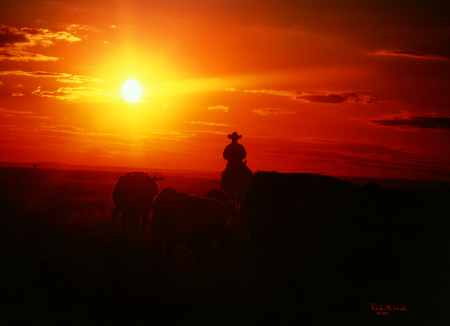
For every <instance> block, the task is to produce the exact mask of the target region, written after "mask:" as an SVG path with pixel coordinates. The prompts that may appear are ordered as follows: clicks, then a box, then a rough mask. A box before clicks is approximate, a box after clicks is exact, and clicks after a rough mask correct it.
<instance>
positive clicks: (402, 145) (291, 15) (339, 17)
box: [0, 0, 450, 179]
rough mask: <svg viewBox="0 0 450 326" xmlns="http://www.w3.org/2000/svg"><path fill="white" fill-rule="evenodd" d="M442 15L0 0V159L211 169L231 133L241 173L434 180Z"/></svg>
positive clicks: (366, 5)
mask: <svg viewBox="0 0 450 326" xmlns="http://www.w3.org/2000/svg"><path fill="white" fill-rule="evenodd" d="M393 3H394V4H393ZM449 12H450V5H449V4H445V3H444V2H443V1H414V0H412V1H395V2H394V1H384V0H380V1H322V0H315V1H264V0H258V1H253V0H249V1H233V0H228V1H222V0H216V1H213V0H202V1H170V0H155V1H137V0H116V1H114V0H108V1H106V0H99V1H96V0H89V1H87V0H77V1H62V0H61V1H58V0H53V1H38V0H27V1H17V0H15V1H10V0H2V1H1V3H0V136H1V142H0V161H7V162H42V161H45V162H59V163H68V164H83V165H92V166H133V167H146V168H170V169H176V168H179V169H195V170H211V171H219V170H221V169H223V167H224V165H225V162H224V160H223V158H222V151H223V148H224V147H225V145H226V144H227V143H228V139H227V137H226V135H227V134H229V133H230V132H232V131H234V130H236V131H238V132H239V133H240V134H243V139H242V143H243V144H244V145H245V146H246V148H247V152H248V164H249V166H250V167H251V168H252V169H253V170H279V171H310V172H320V173H326V174H333V175H353V176H377V177H407V178H446V179H450V18H449V16H448V13H449ZM128 79H133V80H137V81H138V82H139V83H140V84H141V86H142V89H143V96H142V98H141V99H140V101H139V102H138V103H128V102H126V101H124V99H123V98H122V97H121V87H122V85H123V83H124V82H125V81H126V80H128Z"/></svg>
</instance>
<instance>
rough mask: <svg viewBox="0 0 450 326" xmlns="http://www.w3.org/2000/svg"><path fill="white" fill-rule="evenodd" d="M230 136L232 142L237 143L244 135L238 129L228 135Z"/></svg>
mask: <svg viewBox="0 0 450 326" xmlns="http://www.w3.org/2000/svg"><path fill="white" fill-rule="evenodd" d="M228 138H230V139H231V142H233V143H236V142H237V141H238V140H239V139H241V138H242V135H239V134H238V133H237V132H236V131H233V133H231V134H229V135H228Z"/></svg>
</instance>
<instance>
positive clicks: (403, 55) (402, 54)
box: [369, 50, 450, 61]
mask: <svg viewBox="0 0 450 326" xmlns="http://www.w3.org/2000/svg"><path fill="white" fill-rule="evenodd" d="M369 55H372V56H378V57H393V58H399V59H409V60H416V61H449V60H450V58H449V57H446V56H442V55H438V54H431V53H423V52H419V51H409V50H376V51H373V52H370V53H369Z"/></svg>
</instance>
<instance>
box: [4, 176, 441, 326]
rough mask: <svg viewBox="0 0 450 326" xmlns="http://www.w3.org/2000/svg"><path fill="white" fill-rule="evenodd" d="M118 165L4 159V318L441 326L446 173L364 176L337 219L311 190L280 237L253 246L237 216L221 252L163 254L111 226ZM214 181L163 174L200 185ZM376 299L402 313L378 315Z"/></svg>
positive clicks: (193, 189)
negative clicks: (387, 184)
mask: <svg viewBox="0 0 450 326" xmlns="http://www.w3.org/2000/svg"><path fill="white" fill-rule="evenodd" d="M119 175H120V173H117V172H114V173H113V172H93V171H60V170H40V169H35V170H33V169H26V168H2V169H0V181H1V183H0V185H1V187H2V189H1V190H0V204H1V206H0V213H1V220H0V232H1V234H0V241H1V246H0V252H1V259H2V262H1V268H0V291H1V292H0V293H1V298H0V302H1V307H2V308H1V311H2V312H1V313H0V321H1V325H8V324H9V323H12V322H13V321H21V320H22V321H26V322H27V323H28V324H30V323H31V324H35V323H40V324H41V323H45V324H49V323H58V324H62V323H67V324H76V325H78V324H82V325H91V324H92V325H103V324H104V325H109V324H123V325H148V324H151V323H156V322H157V320H159V318H162V319H163V320H165V322H166V323H177V324H183V325H186V324H188V325H191V324H192V325H197V324H209V325H216V324H219V325H230V324H244V325H248V324H257V323H261V322H270V323H271V324H291V323H292V324H319V325H321V324H331V323H333V324H335V323H337V324H341V323H342V324H362V325H364V324H368V323H372V322H374V323H377V322H380V323H383V324H385V323H387V322H392V323H393V324H405V325H410V324H427V325H429V324H432V325H434V324H436V325H441V324H448V318H447V316H446V315H447V311H448V307H450V305H449V303H450V302H449V301H450V300H449V294H450V291H449V280H450V268H449V267H450V266H449V262H450V259H449V258H450V256H449V254H450V253H449V244H450V243H449V236H448V233H449V222H448V219H449V217H450V205H449V203H450V201H449V200H450V196H449V194H450V192H449V189H450V187H449V185H448V184H444V183H442V184H438V183H433V184H427V185H426V186H424V185H423V184H420V187H419V186H418V187H413V186H412V185H411V184H408V187H406V188H405V187H403V188H401V187H400V188H394V189H392V188H391V189H385V188H378V187H376V186H374V187H367V188H364V190H361V191H359V190H358V192H357V193H356V194H355V195H354V196H355V198H357V199H355V200H353V198H352V200H349V201H348V202H347V201H346V202H347V204H348V205H349V206H348V207H346V210H340V211H339V214H338V215H339V216H338V218H337V219H334V220H330V219H329V218H328V217H327V216H326V214H328V213H327V212H328V210H327V209H326V208H327V207H328V208H332V207H334V206H332V205H331V204H329V203H331V202H333V203H334V204H336V202H341V200H340V199H339V200H338V199H336V198H331V197H329V198H328V197H327V195H326V194H323V195H321V196H320V198H319V197H311V196H313V195H311V194H309V196H310V197H311V198H312V199H311V200H312V201H313V202H314V205H316V206H315V207H317V208H318V209H317V210H316V211H310V210H307V209H306V210H305V211H304V212H303V213H302V214H300V215H301V216H299V218H298V222H296V223H294V224H292V225H290V226H288V227H287V228H286V230H288V231H286V232H287V233H289V236H287V238H289V241H288V240H286V243H285V244H284V247H283V246H282V245H276V244H275V245H273V246H272V245H271V244H270V243H269V242H267V243H265V245H262V246H260V245H259V244H255V243H254V242H252V241H250V240H249V238H250V236H249V234H250V233H249V232H247V231H248V230H247V229H246V228H245V227H243V226H242V227H241V228H238V231H237V232H236V233H235V234H232V235H230V239H229V241H228V242H227V245H226V246H225V247H224V248H222V249H221V250H218V251H215V252H212V253H211V252H202V253H200V254H199V255H198V256H196V257H195V259H194V258H193V257H192V256H190V255H189V254H188V253H186V251H183V248H180V250H179V254H178V255H177V256H176V257H174V259H171V260H169V261H168V260H165V259H163V258H162V257H161V256H160V255H159V254H158V253H157V252H156V251H155V250H154V248H152V246H151V244H150V242H149V239H148V232H147V233H144V234H140V235H134V236H132V237H131V236H126V235H124V234H122V233H120V232H119V230H117V228H115V227H113V226H112V225H111V223H110V214H111V209H112V200H111V192H112V189H113V186H114V184H115V182H116V180H117V178H118V176H119ZM217 185H218V182H217V181H215V180H210V179H204V178H203V179H202V178H194V177H186V178H182V177H180V176H178V177H175V176H174V177H167V178H166V179H165V180H164V181H162V182H161V184H160V186H161V188H163V187H165V186H173V187H175V188H177V189H179V190H180V191H186V192H190V193H197V194H204V193H206V192H207V191H208V190H209V189H211V188H214V187H217ZM299 187H300V188H299V189H300V190H299V194H300V195H301V194H302V193H307V192H308V190H307V189H306V190H305V189H301V187H302V186H301V185H299ZM358 189H359V188H358ZM352 196H353V195H352ZM355 203H356V204H355ZM334 204H333V205H334ZM310 206H311V205H310ZM310 206H309V208H311V207H310ZM356 206H357V207H356ZM340 207H341V208H342V207H343V206H342V205H341V206H340ZM295 209H298V207H296V208H295ZM254 212H255V209H253V213H254ZM262 214H264V213H262ZM286 214H289V213H286ZM295 214H297V212H295ZM312 220H314V221H315V222H314V223H312V222H310V221H312ZM304 221H306V222H304ZM302 225H303V227H302ZM280 230H284V229H280ZM297 231H298V232H297ZM287 233H286V234H287ZM296 239H298V242H297V240H296ZM272 240H274V239H272ZM275 240H277V241H279V240H280V239H279V238H278V239H275ZM166 303H171V304H176V305H170V306H168V305H164V306H162V305H161V304H166ZM371 303H375V304H378V305H382V304H383V305H386V304H398V305H403V306H402V307H406V309H407V311H399V312H391V313H390V314H389V315H386V316H379V315H377V314H376V313H375V312H373V311H371V306H370V304H371ZM386 309H387V308H386Z"/></svg>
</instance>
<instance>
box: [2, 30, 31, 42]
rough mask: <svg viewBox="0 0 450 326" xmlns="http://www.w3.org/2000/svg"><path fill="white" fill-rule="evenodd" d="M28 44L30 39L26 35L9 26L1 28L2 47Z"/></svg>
mask: <svg viewBox="0 0 450 326" xmlns="http://www.w3.org/2000/svg"><path fill="white" fill-rule="evenodd" d="M26 42H28V38H27V37H26V35H25V34H24V33H20V32H19V31H18V30H16V29H13V28H11V27H8V26H0V47H3V46H5V45H11V44H16V43H26Z"/></svg>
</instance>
